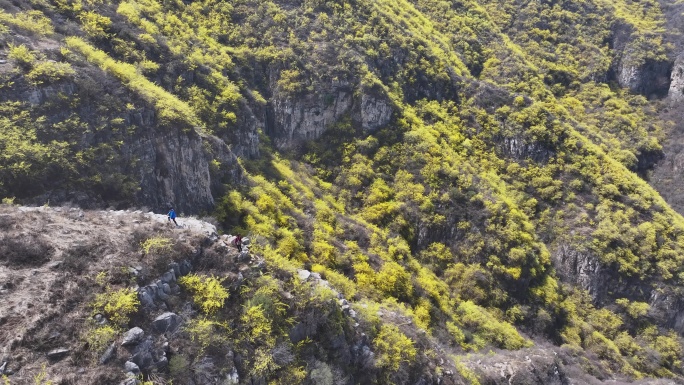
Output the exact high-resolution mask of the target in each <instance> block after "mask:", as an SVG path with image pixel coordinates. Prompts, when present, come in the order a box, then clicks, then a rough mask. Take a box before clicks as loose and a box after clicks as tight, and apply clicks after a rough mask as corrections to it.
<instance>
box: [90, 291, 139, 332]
mask: <svg viewBox="0 0 684 385" xmlns="http://www.w3.org/2000/svg"><path fill="white" fill-rule="evenodd" d="M138 306H140V301H139V300H138V296H137V294H136V293H135V291H134V290H133V289H128V288H127V289H120V290H117V291H111V290H107V292H105V293H102V294H98V295H97V296H96V297H95V303H94V305H93V307H94V308H95V311H97V312H103V313H104V314H105V315H106V316H107V318H108V319H109V320H110V321H112V322H113V323H114V324H116V325H125V324H127V323H128V321H129V316H130V315H131V314H132V313H134V312H135V311H137V310H138Z"/></svg>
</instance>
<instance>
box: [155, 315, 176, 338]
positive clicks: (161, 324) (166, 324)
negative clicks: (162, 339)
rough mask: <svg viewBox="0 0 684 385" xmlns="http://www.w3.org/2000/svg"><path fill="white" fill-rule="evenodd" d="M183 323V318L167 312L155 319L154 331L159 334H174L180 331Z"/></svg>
mask: <svg viewBox="0 0 684 385" xmlns="http://www.w3.org/2000/svg"><path fill="white" fill-rule="evenodd" d="M181 321H182V320H181V318H180V317H179V316H178V315H177V314H175V313H171V312H166V313H164V314H162V315H160V316H159V317H157V318H155V319H154V321H153V322H152V324H153V325H154V329H155V330H156V331H157V332H159V333H173V332H175V331H176V330H177V329H178V326H180V324H181Z"/></svg>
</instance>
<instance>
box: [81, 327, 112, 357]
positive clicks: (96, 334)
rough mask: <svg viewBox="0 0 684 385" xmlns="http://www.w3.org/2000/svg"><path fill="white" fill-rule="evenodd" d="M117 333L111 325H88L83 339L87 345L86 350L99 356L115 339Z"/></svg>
mask: <svg viewBox="0 0 684 385" xmlns="http://www.w3.org/2000/svg"><path fill="white" fill-rule="evenodd" d="M118 334H119V331H118V330H117V329H115V328H114V327H113V326H112V325H90V327H88V328H87V329H86V331H85V335H84V336H83V339H84V340H85V341H86V342H87V343H88V350H90V351H91V352H93V353H94V354H95V355H96V356H99V355H100V354H102V352H104V350H105V349H106V348H107V347H108V346H109V344H111V343H112V341H114V339H116V337H117V335H118Z"/></svg>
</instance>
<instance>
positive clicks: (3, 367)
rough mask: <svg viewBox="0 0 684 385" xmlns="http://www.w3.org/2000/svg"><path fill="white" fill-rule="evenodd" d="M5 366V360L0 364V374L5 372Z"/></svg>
mask: <svg viewBox="0 0 684 385" xmlns="http://www.w3.org/2000/svg"><path fill="white" fill-rule="evenodd" d="M6 368H7V361H5V362H3V363H2V365H0V375H1V374H5V369H6Z"/></svg>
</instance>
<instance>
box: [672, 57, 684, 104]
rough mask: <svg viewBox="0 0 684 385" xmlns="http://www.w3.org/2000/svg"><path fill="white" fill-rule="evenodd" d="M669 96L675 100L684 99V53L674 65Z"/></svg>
mask: <svg viewBox="0 0 684 385" xmlns="http://www.w3.org/2000/svg"><path fill="white" fill-rule="evenodd" d="M668 96H669V97H670V100H672V101H673V102H681V101H682V100H684V53H682V54H680V55H679V56H678V57H677V59H676V60H675V62H674V66H673V67H672V74H671V76H670V90H669V92H668Z"/></svg>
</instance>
